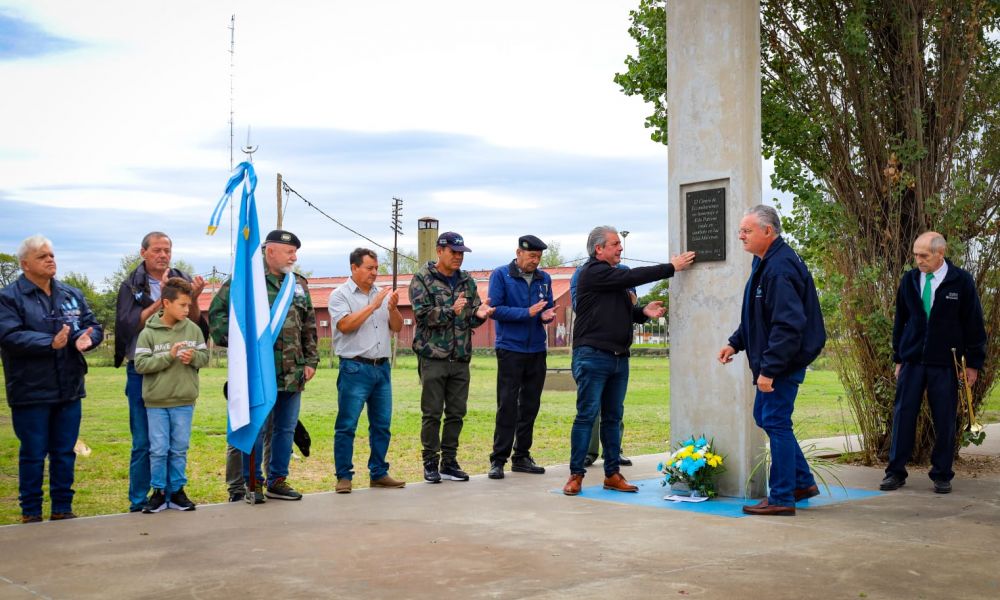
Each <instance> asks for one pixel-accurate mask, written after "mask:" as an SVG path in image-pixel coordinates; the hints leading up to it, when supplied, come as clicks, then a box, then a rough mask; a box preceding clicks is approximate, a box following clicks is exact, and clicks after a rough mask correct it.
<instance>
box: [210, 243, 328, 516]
mask: <svg viewBox="0 0 1000 600" xmlns="http://www.w3.org/2000/svg"><path fill="white" fill-rule="evenodd" d="M301 247H302V243H301V242H300V241H299V238H298V237H297V236H296V235H295V234H294V233H291V232H288V231H282V230H275V231H272V232H271V233H269V234H267V238H266V239H265V241H264V266H265V271H266V272H265V274H264V279H265V280H266V282H267V300H268V304H274V301H275V298H277V296H278V292H279V291H280V290H281V284H282V281H283V280H284V278H285V275H287V274H288V273H291V272H292V269H293V268H294V267H295V261H296V259H297V258H298V256H297V251H298V249H299V248H301ZM231 282H232V280H231V279H230V280H228V281H226V283H224V284H222V287H221V288H220V289H219V293H218V294H216V295H215V298H212V304H211V306H210V307H209V309H208V321H209V324H210V328H211V330H212V339H213V340H214V341H215V343H216V344H218V345H219V346H224V347H225V346H228V345H229V285H230V283H231ZM316 342H317V335H316V312H315V311H314V310H313V305H312V299H311V298H310V297H309V282H308V280H307V279H306V278H305V277H303V276H302V275H299V274H298V273H296V274H295V293H294V295H293V297H292V303H291V306H290V307H289V308H288V315H287V316H286V317H285V321H284V323H283V324H282V326H281V335H279V336H278V339H277V341H275V343H274V370H275V374H276V375H277V379H278V399H277V401H276V402H275V403H274V408H273V409H271V417H270V418H271V426H272V433H271V436H272V437H271V456H270V459H269V462H268V467H267V489H266V491H265V490H264V486H263V484H262V483H261V482H262V481H263V474H262V472H261V460H260V457H261V454H262V450H263V448H262V447H263V443H262V442H263V434H264V429H265V428H261V434H260V435H258V437H257V443H256V444H255V446H254V456H255V457H256V460H255V461H254V465H253V466H254V472H255V481H256V482H257V483H256V484H255V485H254V486H253V489H251V488H250V486H249V482H250V462H251V461H250V455H248V454H243V455H242V462H243V464H242V468H243V478H244V481H246V482H247V493H246V497H245V500H246V501H247V502H248V503H250V504H261V503H263V502H264V498H265V496H266V497H267V498H276V499H278V500H301V499H302V494H300V493H299V492H297V491H296V490H295V489H294V488H292V486H290V485H289V484H288V483H287V482H286V481H285V480H286V478H287V477H288V463H289V461H290V460H291V457H292V440H293V438H294V435H295V424H296V423H297V422H298V419H299V405H300V402H301V400H302V390H304V389H305V386H306V383H307V382H308V381H309V380H311V379H312V378H313V376H314V375H315V374H316V366H317V365H318V364H319V352H318V350H317V348H316ZM231 460H239V455H238V454H237V455H236V456H235V457H233V456H232V455H231V454H230V455H227V461H231ZM228 470H229V469H228V465H227V471H228Z"/></svg>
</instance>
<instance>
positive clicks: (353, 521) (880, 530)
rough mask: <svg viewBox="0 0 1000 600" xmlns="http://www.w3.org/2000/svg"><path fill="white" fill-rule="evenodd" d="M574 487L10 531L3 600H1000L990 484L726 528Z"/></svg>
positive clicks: (999, 506)
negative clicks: (571, 491)
mask: <svg viewBox="0 0 1000 600" xmlns="http://www.w3.org/2000/svg"><path fill="white" fill-rule="evenodd" d="M988 439H990V440H997V441H998V442H1000V432H998V431H991V432H990V435H989V437H988ZM661 459H662V456H661V455H651V456H642V457H637V458H635V463H636V466H634V467H631V468H628V469H626V470H625V473H626V474H627V476H628V477H630V478H632V479H647V478H653V477H656V476H657V473H656V463H657V462H658V461H659V460H661ZM567 473H568V471H567V468H566V466H557V467H552V468H550V469H549V472H548V473H547V474H546V475H544V476H538V475H525V474H519V473H517V474H511V473H508V476H507V478H506V479H504V480H503V481H493V480H490V479H487V478H486V477H485V476H479V477H474V478H473V479H472V481H470V482H468V483H458V482H445V483H442V484H439V485H428V484H424V483H414V484H411V485H409V486H408V487H407V488H406V489H403V490H360V491H356V492H354V493H353V494H350V495H336V494H333V493H324V494H313V495H309V496H307V497H306V498H305V499H304V500H303V501H301V502H281V501H276V500H271V501H269V502H268V503H267V504H264V505H261V506H255V507H251V506H248V505H246V504H233V505H212V506H199V507H198V509H197V511H195V512H192V513H181V512H178V511H165V512H163V513H160V514H156V515H143V514H129V515H111V516H105V517H92V518H85V519H76V520H74V521H67V522H56V523H52V522H45V523H42V524H33V525H13V526H9V527H0V598H2V599H6V598H14V599H29V598H31V599H37V598H149V599H152V598H157V599H159V598H164V597H166V598H223V597H226V598H232V597H238V598H268V599H272V600H273V599H280V600H286V599H291V598H392V599H393V600H401V599H406V598H418V599H419V598H461V599H465V598H501V599H503V598H532V599H557V598H628V599H630V600H632V599H645V598H678V597H687V596H692V597H693V596H697V597H700V598H724V599H731V598H741V599H747V598H813V599H825V598H949V599H958V598H1000V568H998V565H1000V543H998V540H1000V478H998V477H993V478H989V479H987V478H978V479H969V480H964V479H957V480H956V481H955V492H954V493H952V494H951V495H945V496H942V495H937V494H934V493H932V486H931V483H930V480H928V479H927V478H926V475H925V474H923V473H921V472H913V473H912V474H911V477H910V479H909V481H908V482H907V485H906V487H904V488H902V489H901V490H899V491H897V492H892V493H887V494H883V495H879V496H877V497H871V498H867V499H859V500H853V501H850V502H846V503H839V504H831V505H826V506H818V507H813V508H805V509H800V510H799V511H798V515H797V516H795V517H793V518H782V517H750V518H742V519H732V518H726V517H719V516H713V515H710V514H698V513H691V512H685V511H679V510H671V509H663V508H650V507H643V506H630V505H625V504H618V503H611V502H600V501H595V500H588V499H586V498H584V497H577V498H569V497H566V496H563V495H561V494H556V493H552V490H554V489H558V488H559V487H561V486H562V484H563V482H564V481H565V479H566V477H567ZM840 476H841V479H842V480H843V481H844V484H845V485H847V486H848V487H852V488H861V489H869V490H871V489H877V485H878V482H879V480H880V479H881V478H882V472H881V471H880V470H877V469H869V468H864V467H845V468H844V469H843V470H842V471H841V472H840ZM600 477H601V476H600V473H599V472H598V471H594V470H591V471H590V474H589V476H588V477H587V479H586V480H585V484H586V485H595V484H599V483H600V481H601V478H600Z"/></svg>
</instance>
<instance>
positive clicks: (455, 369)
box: [417, 356, 469, 464]
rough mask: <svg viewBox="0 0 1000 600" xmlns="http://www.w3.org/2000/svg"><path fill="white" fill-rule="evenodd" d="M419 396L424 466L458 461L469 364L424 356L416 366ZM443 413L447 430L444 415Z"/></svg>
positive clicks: (467, 395) (467, 392)
mask: <svg viewBox="0 0 1000 600" xmlns="http://www.w3.org/2000/svg"><path fill="white" fill-rule="evenodd" d="M417 368H418V369H419V372H420V382H421V384H422V385H423V391H422V392H421V394H420V412H421V413H422V415H423V416H422V418H421V423H420V443H421V445H423V448H424V449H423V459H424V462H425V463H434V464H438V458H439V455H440V459H441V462H442V463H450V462H455V461H456V458H457V456H458V436H459V435H460V434H461V433H462V421H463V419H464V418H465V410H466V405H467V403H468V400H469V363H468V362H467V361H466V362H462V361H449V360H439V359H434V358H424V357H423V356H421V357H420V358H419V361H418V363H417ZM442 414H444V427H442V426H441V415H442Z"/></svg>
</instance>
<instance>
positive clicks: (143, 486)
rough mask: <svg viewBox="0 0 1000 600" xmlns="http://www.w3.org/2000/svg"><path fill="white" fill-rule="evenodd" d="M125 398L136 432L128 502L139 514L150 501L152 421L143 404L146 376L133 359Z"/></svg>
mask: <svg viewBox="0 0 1000 600" xmlns="http://www.w3.org/2000/svg"><path fill="white" fill-rule="evenodd" d="M125 396H126V397H127V398H128V427H129V430H130V431H131V432H132V457H131V458H130V459H129V465H128V503H129V510H132V511H135V510H139V509H141V508H142V507H143V506H145V504H146V501H147V500H148V499H149V487H150V475H149V418H148V417H147V416H146V404H145V402H143V401H142V375H141V374H139V373H137V372H136V370H135V363H134V362H133V361H131V360H130V361H128V363H127V364H126V366H125ZM168 481H169V480H168Z"/></svg>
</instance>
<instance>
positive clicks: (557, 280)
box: [198, 267, 576, 348]
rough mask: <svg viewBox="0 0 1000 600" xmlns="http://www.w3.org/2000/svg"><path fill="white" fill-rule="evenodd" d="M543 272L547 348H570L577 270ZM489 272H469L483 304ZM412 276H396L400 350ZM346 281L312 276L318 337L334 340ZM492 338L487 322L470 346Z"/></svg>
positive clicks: (409, 326)
mask: <svg viewBox="0 0 1000 600" xmlns="http://www.w3.org/2000/svg"><path fill="white" fill-rule="evenodd" d="M544 271H545V272H546V273H548V274H549V275H551V276H552V298H553V300H554V301H555V304H556V318H555V320H554V321H553V322H551V323H549V324H548V325H547V326H546V331H547V332H548V338H549V347H550V348H555V347H559V346H570V345H572V343H573V341H572V333H569V332H572V331H573V308H572V304H571V302H570V297H569V280H570V278H571V277H572V276H573V272H574V271H576V267H554V268H548V269H544ZM492 272H493V270H492V269H491V270H488V271H469V274H470V275H472V278H473V279H475V280H476V286H477V287H478V288H479V297H480V298H481V299H482V300H483V301H485V300H486V294H487V289H488V288H489V283H490V274H491V273H492ZM411 277H412V276H411V275H399V276H398V282H399V290H400V293H399V312H401V313H402V315H403V329H402V331H400V332H399V344H400V347H405V348H409V347H410V345H411V344H412V343H413V329H414V319H413V307H412V306H411V305H410V294H409V286H410V278H411ZM348 278H349V276H348V275H341V276H338V277H311V278H310V279H309V293H310V295H311V297H312V303H313V307H315V309H316V331H317V333H318V334H319V337H321V338H331V337H333V329H332V325H331V323H330V310H329V309H328V308H327V305H328V301H329V299H330V294H332V293H333V290H335V289H337V288H338V287H339V286H341V285H343V283H344V282H346V281H347V280H348ZM376 285H378V286H380V287H382V286H391V285H392V275H379V276H378V280H377V282H376ZM205 292H206V293H204V294H202V295H201V296H200V297H199V298H198V306H199V307H200V308H201V309H202V310H208V305H209V304H210V303H211V302H212V297H213V296H214V295H215V287H213V286H211V285H209V286H208V287H206V288H205ZM560 325H562V329H560V327H559V326H560ZM557 333H562V335H557ZM495 339H496V333H495V330H494V323H493V320H492V319H490V320H489V322H487V324H486V325H484V326H482V327H479V328H477V329H475V330H473V336H472V347H473V348H492V347H493V342H494V340H495ZM560 342H561V343H560Z"/></svg>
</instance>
